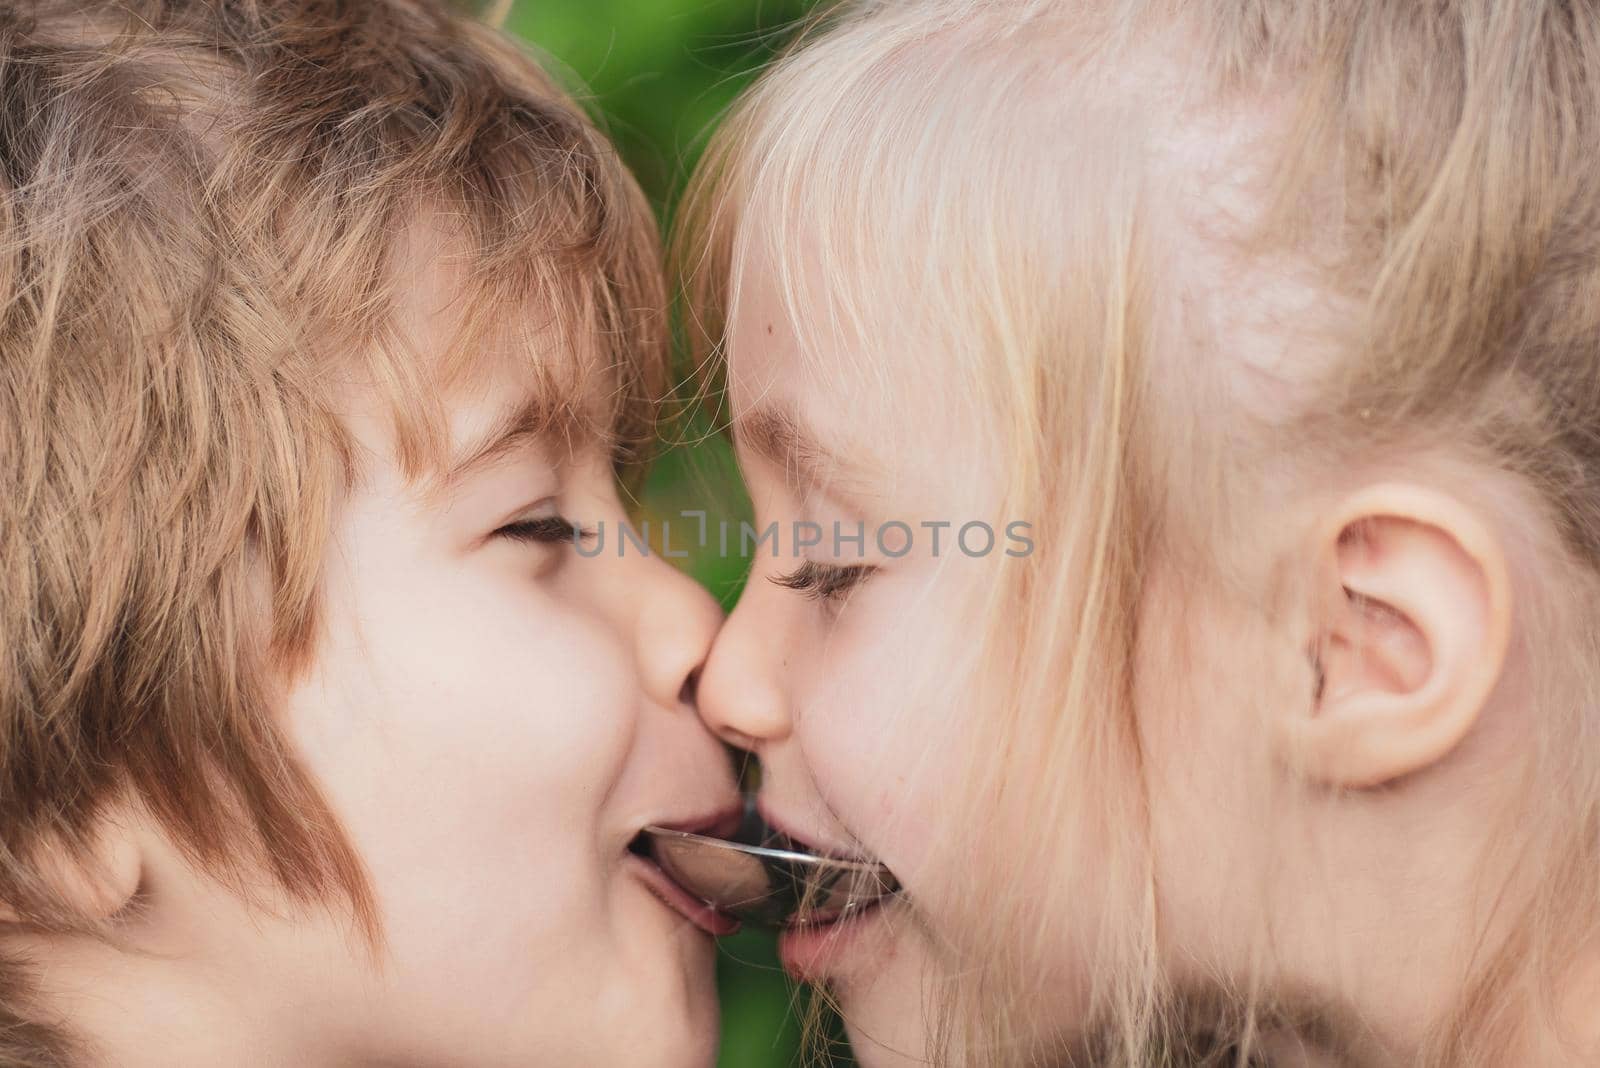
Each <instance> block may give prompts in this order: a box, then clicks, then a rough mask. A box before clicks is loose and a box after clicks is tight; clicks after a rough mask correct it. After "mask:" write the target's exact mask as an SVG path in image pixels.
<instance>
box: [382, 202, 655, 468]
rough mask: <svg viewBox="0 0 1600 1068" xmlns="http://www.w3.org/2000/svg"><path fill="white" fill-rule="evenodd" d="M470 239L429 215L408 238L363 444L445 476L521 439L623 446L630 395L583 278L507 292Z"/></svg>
mask: <svg viewBox="0 0 1600 1068" xmlns="http://www.w3.org/2000/svg"><path fill="white" fill-rule="evenodd" d="M466 249H467V246H466V245H465V243H464V242H463V241H462V240H461V239H460V238H459V237H458V236H457V235H456V234H454V233H453V232H451V231H450V230H449V229H447V228H445V227H443V226H442V225H440V224H439V223H437V222H433V221H427V220H424V221H421V222H419V223H417V224H416V225H414V226H413V227H411V229H410V230H409V231H408V233H407V234H406V235H405V236H404V237H403V238H401V239H400V240H399V241H398V242H397V246H396V251H395V255H394V258H393V261H392V266H391V277H392V280H393V284H392V285H391V287H390V290H389V294H390V301H391V313H390V317H389V319H388V321H387V322H386V324H385V329H383V330H382V331H381V332H380V336H379V337H377V338H375V339H374V343H373V356H372V358H373V367H372V368H371V373H370V374H369V375H367V376H364V379H363V381H362V382H361V387H362V388H361V389H360V390H359V391H358V392H359V395H360V396H359V399H358V402H357V405H356V407H357V408H358V409H364V410H366V412H367V415H368V417H369V418H368V419H367V420H366V423H367V427H366V430H365V431H364V432H363V431H362V430H360V429H359V428H358V436H360V437H363V438H366V439H368V440H366V441H365V442H364V444H366V445H367V446H368V448H369V450H371V451H382V452H383V453H385V454H392V455H393V456H394V457H395V459H396V460H397V462H398V465H399V466H400V467H402V468H405V469H407V470H408V472H409V473H411V474H413V475H421V474H426V475H427V476H428V477H429V478H430V479H436V480H437V479H443V480H445V481H448V480H449V479H450V477H451V476H452V473H456V474H459V473H460V472H462V471H465V470H467V469H469V468H474V467H477V466H479V465H481V464H482V463H484V462H487V461H489V460H492V459H493V458H494V457H495V456H496V455H498V454H501V453H503V452H505V451H506V450H507V449H509V448H513V447H516V446H517V445H519V444H527V443H532V442H534V441H538V442H541V443H544V444H548V445H552V446H555V445H559V446H560V449H559V451H560V452H561V454H562V457H563V458H564V457H565V456H566V455H570V454H572V453H575V452H578V451H585V450H590V449H596V448H610V447H612V446H613V445H615V444H616V442H615V441H614V436H615V430H616V427H617V426H618V424H619V421H620V420H621V418H622V417H623V415H624V414H625V413H624V411H623V409H624V407H625V406H626V404H627V403H628V402H627V400H626V399H625V398H624V397H623V393H624V391H623V390H622V389H621V388H620V387H621V382H620V378H621V375H620V373H619V371H618V370H617V368H616V367H615V366H614V365H613V361H611V360H609V359H608V358H607V355H606V352H605V339H604V338H602V337H601V336H600V331H599V329H598V328H597V326H596V325H595V324H593V323H592V322H591V320H590V319H589V317H588V316H587V315H586V314H585V312H586V308H585V307H584V306H583V300H582V298H581V295H580V294H578V292H577V289H578V286H577V285H576V284H574V285H572V286H569V287H567V289H568V292H566V293H563V292H562V290H561V287H559V286H548V287H544V289H543V291H542V292H538V293H536V294H535V295H534V296H533V298H532V299H520V300H508V299H505V298H504V297H503V296H501V295H500V294H497V293H496V292H495V290H494V288H493V287H492V286H485V285H481V284H478V283H476V282H475V281H474V279H473V278H472V269H471V268H472V263H471V260H470V259H469V257H468V253H467V251H466ZM408 426H409V427H411V428H412V429H413V431H415V433H414V434H413V435H412V440H409V441H408V440H407V433H406V428H407V427H408Z"/></svg>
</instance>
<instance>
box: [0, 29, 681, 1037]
mask: <svg viewBox="0 0 1600 1068" xmlns="http://www.w3.org/2000/svg"><path fill="white" fill-rule="evenodd" d="M424 214H428V215H430V216H431V217H433V218H436V219H441V220H443V221H444V223H445V225H446V226H447V227H448V228H449V229H450V231H451V233H452V234H453V236H454V242H455V244H454V247H459V248H460V249H462V250H464V254H463V256H462V259H461V261H460V267H461V270H460V277H461V279H462V292H461V294H460V304H459V306H460V308H461V309H462V318H461V330H460V332H459V334H458V335H457V337H456V341H455V344H454V345H452V346H451V349H450V351H449V352H447V353H442V354H420V353H414V352H410V351H407V349H406V346H404V345H403V344H401V343H400V337H399V336H398V334H397V332H396V330H395V328H394V326H393V323H392V319H393V315H392V312H393V298H392V293H393V291H394V290H395V288H396V282H395V270H396V262H395V261H396V259H397V252H396V248H397V245H398V242H399V238H400V236H401V235H402V234H403V233H404V232H406V231H407V229H408V227H409V226H410V224H411V223H412V222H413V221H414V220H416V219H418V218H419V217H421V216H422V215H424ZM662 304H663V295H662V283H661V279H660V272H659V266H658V256H657V240H656V235H655V227H654V222H653V218H652V216H651V213H650V210H649V208H648V206H647V205H646V203H645V202H644V199H643V197H642V195H641V194H640V192H639V190H638V188H637V187H636V186H635V184H634V183H633V181H632V179H631V177H630V176H629V175H628V174H627V172H626V170H625V169H624V168H623V166H622V165H621V163H620V162H619V160H618V159H617V158H616V156H615V154H614V152H613V151H612V149H611V148H610V146H609V145H608V143H607V142H606V140H605V138H604V137H603V136H602V135H601V134H600V133H599V132H598V131H597V130H596V129H595V127H594V126H593V125H592V124H591V122H590V121H589V120H588V118H587V117H586V116H585V115H584V114H583V112H582V111H581V110H580V109H579V108H578V107H577V106H576V105H575V104H574V103H573V101H572V100H571V99H570V98H569V97H568V96H567V94H566V93H565V92H563V90H562V89H561V88H560V87H559V86H558V85H557V84H556V82H555V81H553V80H552V79H551V78H550V77H549V76H548V75H547V74H546V73H544V71H543V70H542V69H541V67H540V65H539V64H538V63H536V62H535V61H534V59H533V58H532V57H531V56H530V55H529V54H528V53H527V52H525V51H524V50H523V49H521V48H520V47H518V46H517V45H515V44H514V43H513V42H512V41H511V40H510V39H508V38H507V37H505V36H504V35H503V34H501V33H500V32H499V31H498V30H496V29H495V28H493V27H491V26H489V25H487V24H485V23H483V22H481V21H479V20H478V19H477V18H475V17H474V16H473V14H472V12H471V11H469V10H467V9H466V8H465V7H460V8H457V7H451V6H448V5H447V4H446V3H444V2H442V0H441V2H430V0H367V2H363V3H358V4H349V3H337V2H332V0H225V2H215V0H105V2H84V0H22V2H19V3H14V4H8V5H6V6H5V7H3V8H0V822H3V825H4V831H3V834H0V901H3V902H4V903H5V904H6V905H8V906H10V907H11V908H12V909H13V910H15V911H16V912H17V913H18V914H19V915H20V916H21V917H22V918H23V919H24V920H25V921H26V922H28V923H29V924H32V925H36V926H38V927H40V928H42V929H47V930H82V929H84V928H85V927H86V924H85V921H84V918H83V917H81V916H78V915H75V914H74V912H73V910H72V909H71V908H69V907H67V906H65V905H64V904H63V903H62V902H61V901H59V900H57V899H56V897H55V895H54V894H53V893H52V887H51V882H50V881H49V880H48V879H47V878H45V877H44V876H43V875H42V874H41V872H42V868H41V864H42V863H43V862H44V858H45V857H46V855H47V854H49V855H55V856H57V857H60V856H69V857H70V856H75V855H81V854H84V853H85V852H86V850H87V849H88V846H89V845H90V841H89V839H90V837H91V836H92V834H93V828H94V826H95V824H96V821H97V819H98V818H99V817H101V815H102V814H103V813H104V812H105V811H106V807H107V805H109V804H111V803H113V802H129V803H134V804H137V805H139V806H141V807H142V808H143V809H144V810H146V811H148V812H149V813H150V814H151V815H152V816H153V817H154V818H155V819H156V820H157V821H158V822H159V824H160V825H161V826H162V827H164V828H165V830H166V831H167V832H168V833H169V834H170V835H171V836H172V838H173V840H174V841H175V842H176V843H177V844H178V845H179V846H180V847H181V848H182V849H183V850H184V851H185V852H186V854H187V855H188V856H189V857H190V858H191V859H192V860H193V861H194V862H196V863H197V864H198V865H200V866H201V867H202V868H203V869H204V870H207V871H209V872H210V873H212V874H214V875H216V876H217V877H219V878H222V879H224V880H229V881H231V883H232V885H236V886H241V887H242V886H243V884H244V880H243V878H241V875H242V873H245V872H252V871H255V870H258V869H259V868H260V867H262V866H264V867H265V869H266V870H267V871H268V872H270V874H271V876H273V877H274V878H275V879H276V881H277V882H278V883H281V884H282V886H283V887H284V888H286V889H287V890H288V892H289V893H290V894H291V895H292V896H293V897H294V898H295V899H297V900H300V901H303V902H305V903H307V904H339V903H342V904H343V905H344V906H346V907H348V908H350V909H351V910H352V911H353V915H354V917H355V919H356V921H357V924H356V930H358V931H361V932H365V934H366V936H367V939H368V941H369V943H370V944H372V945H374V946H376V945H377V944H378V943H379V941H380V939H381V935H380V930H379V927H380V925H379V922H378V919H379V918H378V916H377V915H376V914H375V908H374V902H373V900H372V897H371V894H370V890H369V888H368V886H367V882H366V878H365V874H364V871H363V866H362V862H361V858H360V857H359V856H357V855H356V854H355V853H354V852H353V850H352V848H351V847H350V845H349V844H348V843H347V841H346V840H345V838H344V837H343V835H342V833H341V832H340V829H339V828H338V826H337V825H336V821H335V820H334V818H333V817H332V815H331V813H330V811H329V809H328V807H327V805H326V804H325V803H324V801H323V800H322V798H321V797H320V796H319V792H318V789H317V787H316V784H315V783H314V782H313V781H312V780H311V779H310V778H309V777H308V775H307V773H306V772H305V771H304V770H303V769H302V768H301V767H300V765H299V764H298V763H297V761H296V757H295V754H294V753H293V752H292V751H291V749H290V746H289V745H288V743H287V742H286V740H285V737H284V735H283V734H282V732H281V731H280V729H279V726H278V724H277V723H276V722H275V718H274V713H275V698H276V695H277V694H278V693H279V692H281V690H282V687H283V685H284V683H285V681H286V680H287V679H288V678H289V676H290V673H291V672H292V671H293V670H294V669H295V668H297V667H299V666H303V665H304V664H305V663H307V661H308V660H309V659H310V658H311V657H313V656H314V654H315V649H316V644H317V639H318V624H317V590H318V582H319V575H320V569H321V564H322V555H323V552H324V548H325V546H326V544H327V541H328V538H329V536H330V530H331V526H332V522H333V518H334V516H335V514H336V510H337V508H338V506H339V501H340V499H341V496H342V494H343V493H344V492H345V491H346V489H347V488H348V487H349V486H350V485H351V483H352V481H353V480H354V479H356V478H358V477H359V475H360V470H359V467H360V465H359V462H358V459H357V457H356V455H355V453H354V451H353V449H352V446H351V440H350V437H349V434H348V432H347V430H346V428H345V427H344V425H343V424H342V422H341V412H340V409H339V404H338V398H337V393H338V388H337V387H338V385H339V383H341V382H348V381H349V380H351V379H352V378H356V379H359V380H361V381H365V382H369V383H371V384H373V385H375V386H376V387H377V388H378V389H379V390H380V391H381V395H382V396H385V397H387V398H388V399H389V401H390V406H391V408H392V413H393V423H394V432H395V436H396V439H397V441H398V442H399V449H400V454H401V455H402V457H403V458H404V462H405V464H406V465H407V467H408V468H410V469H411V471H412V472H413V473H414V474H421V473H422V472H425V471H429V470H437V469H438V468H439V467H440V465H441V463H442V461H443V459H444V457H443V445H444V442H443V408H442V403H443V402H442V400H441V399H440V398H441V397H442V396H444V394H445V391H446V389H447V388H448V387H449V386H451V385H452V384H453V383H455V382H459V381H460V380H461V379H462V378H463V377H464V376H465V375H467V374H468V373H469V372H470V370H471V366H472V360H473V358H474V355H475V354H476V353H477V352H479V351H480V350H482V349H483V348H486V347H487V346H484V345H482V344H481V343H482V342H483V341H484V339H486V338H488V337H491V336H494V335H496V334H497V333H498V332H500V331H505V330H519V331H528V332H539V331H553V332H554V333H555V334H556V335H557V336H558V337H559V339H560V342H561V351H562V352H563V353H564V354H566V353H570V354H571V359H570V360H569V361H568V364H569V365H568V366H567V367H566V368H565V369H564V370H562V371H559V372H558V374H560V375H561V376H564V377H567V378H581V379H583V381H582V382H581V383H579V385H580V386H582V387H583V391H584V392H586V393H592V394H597V395H600V396H603V397H606V398H608V400H609V402H610V407H609V410H608V411H607V412H605V413H604V418H605V421H606V424H607V425H605V426H604V427H603V428H602V431H603V432H604V433H605V434H607V435H608V440H610V441H611V442H612V443H613V444H614V446H615V449H616V456H617V459H618V464H619V468H630V467H631V465H633V464H634V463H635V462H636V461H638V460H639V459H641V458H642V457H643V450H644V446H645V445H646V444H647V442H648V441H649V439H650V437H651V433H652V429H651V428H652V422H653V418H654V411H653V406H652V401H651V398H653V397H655V396H657V395H659V393H660V390H661V387H662V379H663V375H664V373H665V326H664V322H663V316H662ZM529 374H530V376H536V375H540V374H545V375H549V374H550V371H549V368H548V367H544V368H539V367H534V366H533V365H532V364H531V361H530V367H529ZM588 376H592V377H588ZM569 384H571V383H569ZM27 995H28V991H27V979H26V970H25V968H24V966H23V964H22V963H21V962H19V961H14V960H12V961H6V962H4V963H3V964H0V1064H4V1065H45V1064H61V1063H65V1062H66V1060H67V1059H68V1058H69V1051H70V1048H71V1040H70V1036H67V1035H63V1034H60V1033H56V1032H55V1031H53V1030H51V1029H50V1028H47V1027H45V1026H42V1025H41V1024H40V1023H39V1022H37V1021H35V1020H33V1019H32V1018H31V1017H30V1013H29V1009H28V1007H27Z"/></svg>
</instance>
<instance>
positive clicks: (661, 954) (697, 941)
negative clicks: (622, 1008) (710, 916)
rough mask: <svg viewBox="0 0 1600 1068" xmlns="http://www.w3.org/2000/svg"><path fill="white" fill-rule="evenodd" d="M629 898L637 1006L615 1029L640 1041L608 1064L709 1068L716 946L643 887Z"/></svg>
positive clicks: (629, 965) (714, 1039)
mask: <svg viewBox="0 0 1600 1068" xmlns="http://www.w3.org/2000/svg"><path fill="white" fill-rule="evenodd" d="M629 898H630V900H629V901H628V908H627V914H628V917H627V918H628V920H629V921H630V922H629V924H628V928H627V929H628V930H629V931H631V932H632V938H631V940H632V942H633V945H634V946H635V947H636V949H635V951H634V952H632V953H629V954H628V956H629V958H630V959H629V960H628V961H627V962H626V965H625V967H626V974H627V975H628V977H629V978H630V980H631V981H632V982H633V983H634V984H635V987H634V988H635V990H637V991H638V1003H637V1004H635V1005H634V1006H633V1007H632V1010H631V1011H628V1012H626V1013H625V1014H624V1016H623V1019H622V1020H620V1021H618V1022H619V1025H620V1026H619V1028H618V1030H619V1031H625V1032H626V1033H628V1034H630V1035H634V1036H637V1037H636V1038H635V1039H634V1041H633V1043H632V1044H631V1045H632V1048H630V1049H626V1050H618V1051H617V1055H616V1057H615V1059H614V1061H613V1062H612V1063H616V1064H619V1065H620V1064H626V1065H629V1066H630V1068H632V1066H634V1065H637V1066H638V1068H711V1066H712V1065H713V1064H715V1062H716V1057H717V1045H718V1036H719V1030H718V1027H719V1024H720V1022H721V1012H720V1008H719V1005H718V1001H717V977H716V963H717V956H716V954H717V950H716V944H715V943H714V942H713V941H712V939H711V937H710V936H709V935H707V934H705V933H704V932H702V931H700V930H698V929H697V928H695V927H693V926H692V925H690V924H688V923H686V922H685V921H684V920H683V918H682V917H680V916H678V915H677V914H676V913H673V912H672V911H670V910H669V909H667V908H665V907H664V906H663V905H662V904H661V903H660V902H659V901H657V900H656V898H654V897H653V896H651V895H650V894H648V893H646V892H644V891H643V890H642V889H641V890H639V891H638V892H637V893H635V894H630V895H629Z"/></svg>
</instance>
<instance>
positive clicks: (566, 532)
mask: <svg viewBox="0 0 1600 1068" xmlns="http://www.w3.org/2000/svg"><path fill="white" fill-rule="evenodd" d="M492 536H493V537H496V538H509V539H511V540H512V541H523V542H529V543H532V544H534V545H557V544H560V543H561V542H564V541H570V542H586V541H588V540H589V539H591V538H593V537H594V536H595V532H594V531H592V530H590V529H588V528H587V527H580V526H579V525H578V524H576V523H574V522H573V521H572V520H570V519H568V518H567V517H566V516H562V515H542V516H539V517H538V518H537V519H519V520H517V521H516V522H514V523H507V524H506V525H505V526H503V527H501V528H500V529H498V530H496V531H495V532H494V534H493V535H492Z"/></svg>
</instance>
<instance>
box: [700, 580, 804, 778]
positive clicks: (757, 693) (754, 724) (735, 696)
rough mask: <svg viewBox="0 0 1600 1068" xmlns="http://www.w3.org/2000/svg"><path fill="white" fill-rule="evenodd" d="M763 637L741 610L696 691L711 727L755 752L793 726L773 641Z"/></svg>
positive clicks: (703, 716) (723, 633)
mask: <svg viewBox="0 0 1600 1068" xmlns="http://www.w3.org/2000/svg"><path fill="white" fill-rule="evenodd" d="M758 637H759V635H757V634H756V633H755V631H754V629H753V628H752V626H751V624H750V622H749V620H748V618H746V617H743V616H741V614H740V612H739V610H738V609H735V610H734V613H733V616H732V617H731V618H729V619H728V621H727V622H726V623H724V624H723V627H722V631H721V632H720V633H719V634H718V635H717V639H716V641H715V643H714V644H713V645H712V647H711V654H710V656H709V657H708V658H707V660H706V664H705V668H704V670H703V671H702V672H701V677H700V679H699V682H698V688H697V693H696V697H697V706H696V707H698V708H699V710H700V718H701V719H703V720H704V721H705V723H706V726H708V727H710V728H711V730H712V731H713V732H714V733H715V734H716V735H717V737H719V738H721V739H722V740H723V741H725V742H727V743H728V744H729V745H732V746H736V747H737V748H739V749H745V750H749V751H751V752H756V751H758V750H759V749H760V748H761V747H762V746H763V745H766V744H770V743H772V742H776V741H779V740H781V739H783V738H784V737H786V736H787V735H788V734H789V730H790V727H791V722H790V713H789V705H788V701H787V700H786V698H785V697H784V694H783V691H782V689H781V687H780V680H779V677H778V673H777V671H776V670H774V669H775V667H776V665H774V664H772V663H771V662H770V661H771V649H772V645H771V644H770V643H764V642H761V641H758V640H756V639H757V638H758Z"/></svg>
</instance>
